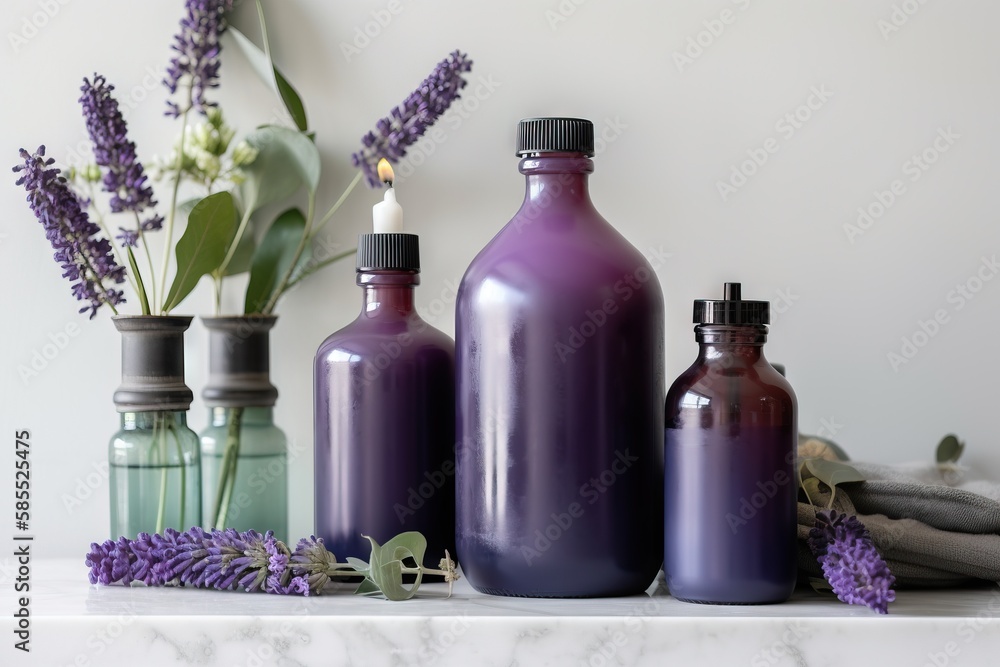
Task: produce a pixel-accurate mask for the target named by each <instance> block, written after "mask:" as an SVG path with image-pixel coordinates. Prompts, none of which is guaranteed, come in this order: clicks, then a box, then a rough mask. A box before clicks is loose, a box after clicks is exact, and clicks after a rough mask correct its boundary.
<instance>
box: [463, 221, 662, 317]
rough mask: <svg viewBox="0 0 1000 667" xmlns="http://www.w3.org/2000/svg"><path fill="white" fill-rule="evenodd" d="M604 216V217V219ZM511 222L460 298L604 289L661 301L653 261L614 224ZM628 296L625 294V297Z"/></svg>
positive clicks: (480, 259) (476, 265) (468, 277)
mask: <svg viewBox="0 0 1000 667" xmlns="http://www.w3.org/2000/svg"><path fill="white" fill-rule="evenodd" d="M602 220H603V219H602ZM514 223H515V221H511V222H510V223H508V224H507V226H506V227H504V229H503V230H502V231H501V232H500V233H499V234H498V235H497V236H496V237H494V239H493V240H492V241H491V242H490V243H489V244H488V245H487V246H486V247H485V248H483V250H481V251H480V252H479V254H478V255H476V257H475V259H473V261H472V262H471V263H470V264H469V267H468V268H467V269H466V271H465V274H464V276H463V277H462V282H461V284H460V287H459V296H458V298H459V301H463V300H468V299H470V298H473V299H478V298H484V299H487V300H488V299H489V298H490V297H491V296H495V295H497V292H504V293H510V294H511V295H513V296H517V295H522V296H523V295H530V294H535V293H538V292H548V293H552V294H555V295H558V297H559V298H560V299H564V298H565V297H566V296H569V295H573V294H596V293H601V292H602V291H603V292H606V293H607V296H609V297H610V296H614V292H616V291H617V293H618V296H617V297H616V298H618V299H619V300H620V301H623V302H624V301H627V300H629V299H631V298H632V297H634V296H639V295H640V294H639V293H641V296H643V297H644V298H643V299H637V301H639V302H643V301H653V302H656V301H658V302H659V303H660V304H661V307H662V301H663V292H662V289H661V288H660V284H659V280H658V278H657V276H656V272H655V270H654V268H653V267H652V265H651V264H650V262H649V260H648V259H647V258H646V257H645V256H644V255H643V254H642V253H641V252H640V251H639V250H638V249H637V248H636V247H635V246H633V245H632V244H631V243H629V242H628V241H627V240H626V239H625V238H624V237H623V236H622V235H621V234H619V233H618V232H617V230H615V229H614V228H613V227H612V226H611V225H609V224H607V223H603V225H604V227H605V228H606V229H604V230H603V231H602V232H601V233H594V232H593V230H587V231H580V232H575V231H572V230H549V231H545V230H542V229H541V227H543V226H544V225H545V224H546V223H533V224H537V225H538V229H531V230H530V233H529V232H523V233H522V232H521V231H519V229H518V228H517V227H516V226H515V225H514ZM623 296H624V297H627V298H622V297H623Z"/></svg>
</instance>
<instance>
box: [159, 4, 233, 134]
mask: <svg viewBox="0 0 1000 667" xmlns="http://www.w3.org/2000/svg"><path fill="white" fill-rule="evenodd" d="M233 3H234V0H187V1H186V2H185V3H184V4H185V10H186V13H185V15H184V17H183V18H182V19H181V21H180V27H181V29H180V32H178V33H177V34H176V35H174V43H173V44H172V45H171V46H170V48H171V49H173V50H174V51H176V52H177V55H176V56H174V57H173V58H172V59H171V60H170V66H169V67H168V68H167V77H166V78H165V79H164V80H163V84H164V85H165V86H166V87H167V89H168V90H170V94H171V95H173V94H175V93H176V92H177V89H178V87H180V86H181V85H182V84H184V85H186V86H189V87H190V97H189V99H188V100H185V101H184V102H183V104H184V105H185V106H184V108H182V107H181V106H180V105H179V104H177V103H176V102H174V101H173V100H168V101H167V111H166V115H168V116H173V117H174V118H177V117H179V116H181V115H182V114H184V113H185V112H186V111H187V110H188V109H191V108H193V109H195V110H197V111H198V112H200V113H202V114H204V113H206V112H207V111H208V109H209V108H210V107H214V106H216V103H215V102H209V101H208V100H206V99H205V91H207V90H208V89H209V88H217V87H218V85H219V54H220V53H221V52H222V46H221V45H220V44H219V37H220V36H221V35H222V33H224V32H225V31H226V28H228V27H229V24H228V22H227V21H226V12H228V11H230V10H232V8H233Z"/></svg>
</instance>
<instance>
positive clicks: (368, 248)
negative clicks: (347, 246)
mask: <svg viewBox="0 0 1000 667" xmlns="http://www.w3.org/2000/svg"><path fill="white" fill-rule="evenodd" d="M419 270H420V237H419V236H417V235H416V234H404V233H398V232H394V233H391V234H373V233H368V234H361V235H360V236H358V271H419Z"/></svg>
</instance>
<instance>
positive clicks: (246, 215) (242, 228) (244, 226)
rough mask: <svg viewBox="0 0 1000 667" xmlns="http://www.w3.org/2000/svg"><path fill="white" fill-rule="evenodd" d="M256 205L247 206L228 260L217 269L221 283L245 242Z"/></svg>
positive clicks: (227, 253) (227, 254)
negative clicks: (242, 242) (242, 243)
mask: <svg viewBox="0 0 1000 667" xmlns="http://www.w3.org/2000/svg"><path fill="white" fill-rule="evenodd" d="M255 205H256V204H255V203H254V202H252V201H251V202H250V203H249V204H247V207H246V211H244V213H243V219H242V220H240V226H239V227H238V228H237V229H236V236H234V237H233V242H232V243H230V244H229V250H227V251H226V258H225V259H223V260H222V264H220V265H219V268H218V269H216V273H217V274H218V275H219V281H220V282H221V280H222V276H224V275H225V274H226V269H228V268H229V263H230V262H232V261H233V255H235V254H236V248H237V247H238V246H239V245H240V241H242V240H243V234H244V233H246V230H247V224H248V223H249V222H250V213H251V212H252V211H253V207H254V206H255ZM219 291H220V292H221V291H222V287H221V286H220V287H219Z"/></svg>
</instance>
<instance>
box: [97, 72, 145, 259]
mask: <svg viewBox="0 0 1000 667" xmlns="http://www.w3.org/2000/svg"><path fill="white" fill-rule="evenodd" d="M114 89H115V87H114V86H112V85H111V84H109V83H107V80H106V79H105V78H104V77H103V76H101V75H100V74H94V80H93V81H92V82H91V81H90V80H89V79H86V78H85V79H84V80H83V86H81V87H80V90H81V91H83V95H81V96H80V105H81V106H82V107H83V117H84V120H85V121H86V124H87V133H88V134H89V135H90V141H91V143H92V144H93V147H94V159H95V161H96V162H97V164H98V165H99V166H100V167H102V171H103V172H104V177H103V181H102V182H103V184H104V190H105V191H106V192H109V193H110V194H111V200H110V206H111V211H112V212H113V213H121V212H123V211H132V212H134V213H135V214H136V215H137V216H138V215H139V214H141V213H143V212H145V211H147V210H150V216H149V217H148V218H147V219H146V220H144V221H142V222H141V223H140V225H139V227H140V228H141V230H142V231H144V232H148V231H154V230H157V229H160V228H161V227H162V226H163V217H162V216H160V215H158V214H157V213H156V211H155V210H152V209H154V207H155V206H156V200H155V199H154V198H153V189H152V188H151V187H150V186H149V185H148V184H147V183H146V180H147V179H146V173H145V170H144V169H143V167H142V163H141V162H139V159H138V158H137V157H136V153H135V144H134V143H133V142H131V141H129V138H128V126H127V125H126V124H125V119H124V118H123V117H122V112H121V110H120V109H119V107H118V101H117V100H115V98H114V97H113V96H112V95H111V93H112V91H114ZM138 237H139V230H138V229H137V230H132V231H129V230H125V229H122V230H121V233H120V234H119V235H118V237H117V238H118V239H119V240H120V241H121V242H122V245H123V246H126V245H129V246H134V245H135V244H136V241H137V239H138Z"/></svg>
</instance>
